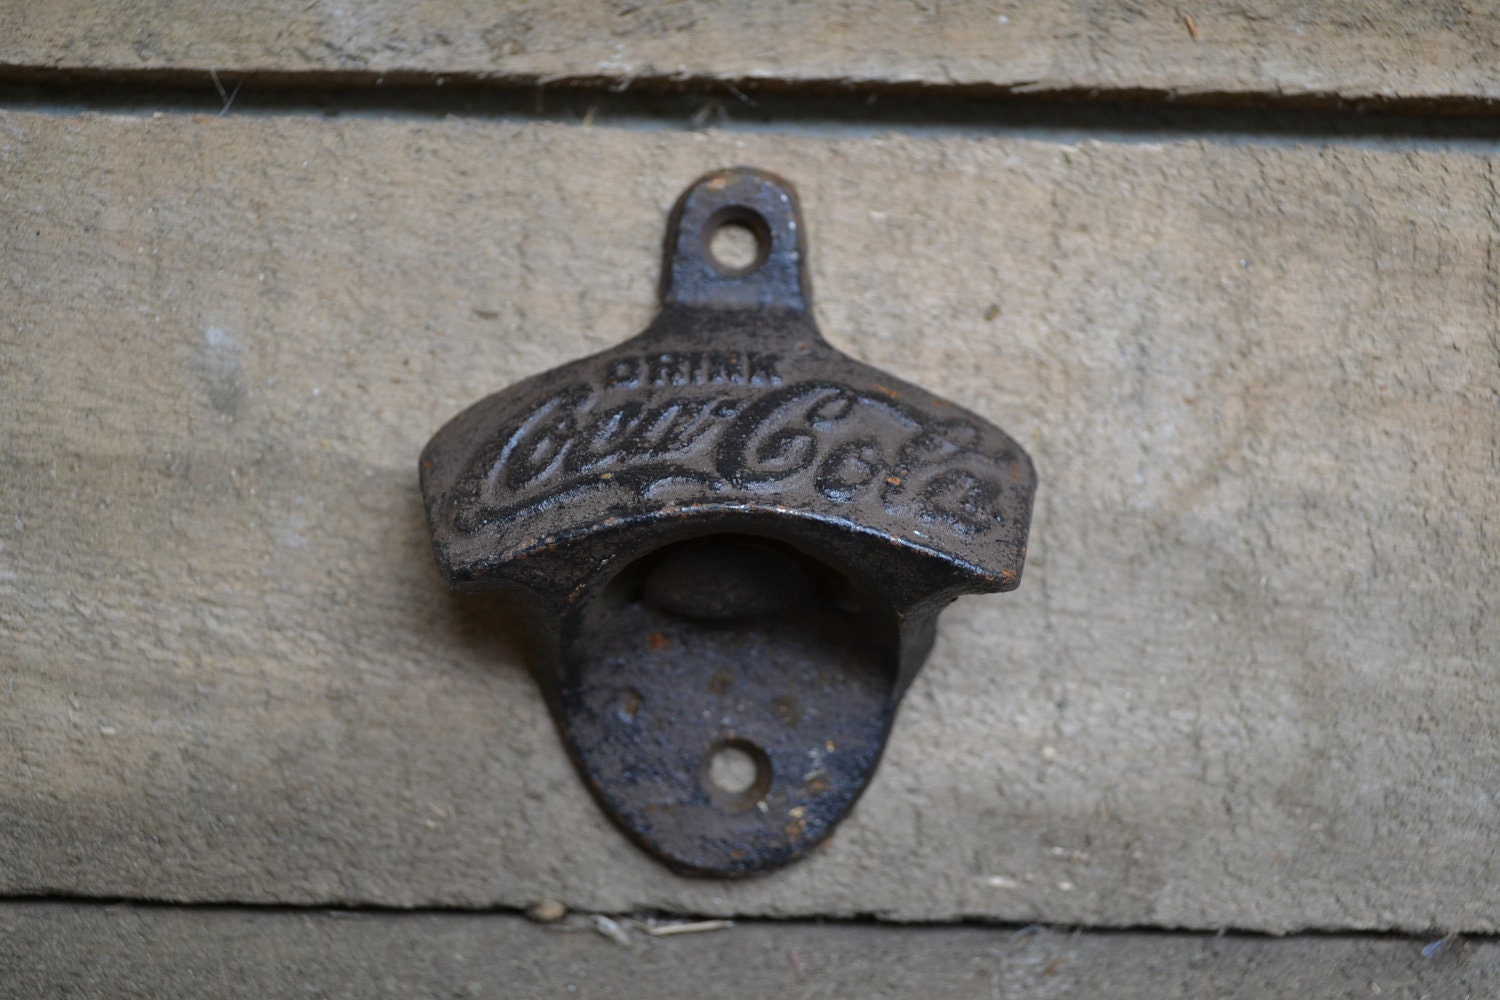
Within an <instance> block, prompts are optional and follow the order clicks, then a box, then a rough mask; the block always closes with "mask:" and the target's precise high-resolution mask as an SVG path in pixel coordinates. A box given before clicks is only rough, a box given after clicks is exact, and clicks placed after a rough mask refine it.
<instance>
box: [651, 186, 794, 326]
mask: <svg viewBox="0 0 1500 1000" xmlns="http://www.w3.org/2000/svg"><path fill="white" fill-rule="evenodd" d="M724 226H742V227H744V228H745V229H748V230H749V231H750V232H751V234H752V235H753V236H754V237H755V242H756V253H755V257H754V259H753V260H752V261H751V262H750V263H749V265H747V266H744V267H739V268H736V267H733V266H731V265H728V264H726V263H724V262H721V261H720V260H718V259H717V258H716V257H715V256H714V253H713V250H712V244H713V239H714V235H715V234H716V233H717V232H718V231H719V230H720V229H721V228H723V227H724ZM802 231H803V227H802V212H801V209H799V208H798V206H797V192H796V189H795V188H793V187H792V185H791V184H790V183H789V182H788V181H785V180H783V179H781V178H780V177H777V176H776V175H775V174H769V173H766V172H765V171H762V170H754V169H751V168H749V167H731V168H730V169H728V170H716V171H714V172H713V173H710V174H705V175H704V176H703V177H700V178H699V179H698V180H697V182H695V183H694V184H693V186H692V187H690V188H688V189H687V190H686V191H685V192H683V195H682V197H681V198H679V199H677V204H676V206H675V207H674V208H673V209H672V217H671V219H670V221H669V222H668V223H667V243H666V258H665V260H664V262H663V266H662V281H661V301H662V305H664V306H671V305H687V306H698V307H706V308H719V309H777V308H780V309H794V310H797V311H799V312H806V311H807V310H808V308H809V307H810V306H811V304H812V291H811V289H810V288H809V287H808V281H807V269H806V267H805V265H804V258H805V256H806V253H805V244H804V242H803V238H802Z"/></svg>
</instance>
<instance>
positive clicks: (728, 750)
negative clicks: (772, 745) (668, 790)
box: [702, 740, 771, 812]
mask: <svg viewBox="0 0 1500 1000" xmlns="http://www.w3.org/2000/svg"><path fill="white" fill-rule="evenodd" d="M702 777H703V786H704V790H705V791H707V792H708V796H709V798H711V799H713V801H714V802H716V803H718V804H719V805H720V806H722V807H724V808H725V809H730V810H734V811H736V812H738V811H740V810H742V809H749V808H750V807H751V806H754V805H755V803H757V802H759V801H760V800H761V799H763V798H765V797H766V793H767V792H769V791H770V790H771V761H770V759H769V758H768V757H766V753H765V751H764V750H762V749H761V748H760V747H758V746H756V745H755V744H754V743H751V742H749V741H748V740H725V741H723V742H722V743H716V744H714V745H713V746H711V747H709V749H708V755H707V756H706V757H705V758H704V760H703V776H702Z"/></svg>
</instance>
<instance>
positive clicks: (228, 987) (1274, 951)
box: [0, 904, 1500, 1000]
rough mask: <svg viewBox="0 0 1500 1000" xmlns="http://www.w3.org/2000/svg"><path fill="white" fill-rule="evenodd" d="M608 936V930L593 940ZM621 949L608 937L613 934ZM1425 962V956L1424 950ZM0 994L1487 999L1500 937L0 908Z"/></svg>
mask: <svg viewBox="0 0 1500 1000" xmlns="http://www.w3.org/2000/svg"><path fill="white" fill-rule="evenodd" d="M605 932H608V933H609V934H612V935H614V937H607V936H605ZM617 939H618V940H617ZM1424 950H1425V951H1424ZM0 969H4V970H6V975H4V976H0V997H15V998H17V1000H21V998H25V1000H31V998H33V997H40V996H110V997H150V998H153V1000H157V998H172V997H202V996H205V995H212V996H215V997H255V998H260V997H268V996H276V997H283V996H302V995H312V996H318V997H359V998H366V997H372V996H403V997H413V996H419V997H490V996H505V997H553V996H556V997H569V998H572V997H577V998H579V1000H588V998H595V997H609V998H615V1000H628V998H633V997H639V998H652V1000H655V998H658V997H685V996H691V997H701V998H703V1000H714V998H726V1000H741V998H743V997H747V996H748V997H786V998H789V1000H793V998H798V997H806V998H814V997H828V996H849V995H857V996H860V997H868V998H872V1000H880V998H886V997H892V998H896V997H899V998H903V1000H904V998H908V997H964V998H971V997H985V998H988V997H1005V998H1009V1000H1027V998H1033V997H1034V998H1043V997H1067V996H1108V997H1114V998H1117V1000H1148V998H1150V1000H1158V998H1161V997H1215V998H1220V1000H1263V998H1265V997H1267V996H1315V997H1330V998H1331V997H1358V998H1360V1000H1364V998H1367V997H1402V998H1405V997H1421V996H1430V997H1465V996H1471V997H1490V996H1494V995H1496V993H1497V991H1500V944H1497V943H1495V942H1494V941H1492V940H1491V941H1487V940H1476V941H1466V940H1463V939H1458V940H1453V941H1446V942H1445V941H1442V939H1440V938H1439V939H1435V938H1432V937H1427V938H1423V939H1417V940H1412V939H1389V938H1387V939H1371V938H1363V937H1342V936H1341V937H1321V938H1320V937H1313V938H1291V939H1283V940H1272V939H1267V938H1258V937H1253V936H1240V935H1230V936H1227V937H1218V936H1215V935H1190V934H1160V933H1129V932H1126V933H1106V934H1098V933H1093V934H1090V933H1083V934H1079V933H1062V932H1059V931H1055V930H1048V929H1044V928H1041V927H1031V928H1027V929H1025V930H1020V931H1017V930H1014V929H1010V928H984V927H945V928H914V927H879V926H870V925H838V924H804V923H786V924H775V923H748V924H746V923H741V924H738V925H736V926H734V927H731V928H727V929H724V930H718V931H712V932H700V933H690V934H679V935H673V936H667V937H652V936H651V935H649V934H648V933H646V932H645V931H644V930H642V929H641V925H640V924H638V923H636V922H635V921H632V920H629V919H625V918H621V919H620V920H618V921H612V922H611V923H609V924H604V925H602V929H601V927H600V925H599V924H597V923H595V920H594V919H591V918H589V917H587V916H577V917H573V918H571V919H569V920H567V921H564V922H563V923H561V924H554V925H550V926H537V925H534V924H529V923H527V922H526V921H525V920H523V919H521V918H519V917H515V916H502V915H497V914H488V915H478V914H468V915H463V914H433V913H423V914H394V913H347V912H345V913H339V912H333V913H317V912H286V911H277V912H265V911H259V912H257V911H253V910H250V911H246V910H219V909H206V910H205V909H180V908H169V907H132V906H110V907H105V906H80V905H76V904H19V905H18V904H8V905H0Z"/></svg>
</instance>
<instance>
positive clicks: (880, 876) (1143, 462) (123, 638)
mask: <svg viewBox="0 0 1500 1000" xmlns="http://www.w3.org/2000/svg"><path fill="white" fill-rule="evenodd" d="M734 163H749V164H753V165H756V166H761V167H764V168H767V169H771V170H774V171H777V172H779V173H782V174H783V175H785V176H787V177H789V178H791V179H792V180H793V181H794V182H796V183H797V184H798V185H799V186H800V189H801V193H802V197H803V202H804V206H805V210H806V213H807V217H808V219H807V221H808V226H809V233H810V239H811V248H812V249H811V254H812V263H813V281H814V292H815V296H816V302H817V313H818V315H819V317H820V321H821V322H822V324H823V327H824V330H825V332H826V333H827V335H828V336H829V338H830V339H831V340H832V341H833V342H834V343H836V344H837V345H838V346H840V347H841V348H843V349H845V350H848V351H849V352H851V353H852V354H854V355H855V356H857V357H859V358H860V359H862V360H865V361H868V362H871V363H873V364H876V365H879V366H881V367H885V368H888V369H890V370H892V371H893V372H895V373H897V374H899V375H900V376H902V377H904V378H909V379H911V380H913V381H916V382H918V383H921V384H924V385H926V386H928V387H930V388H931V389H932V390H934V391H935V392H939V393H943V394H946V395H948V396H949V397H950V398H952V399H954V400H955V401H957V402H960V403H961V404H963V405H965V406H968V407H971V408H972V409H974V410H975V411H977V412H979V413H981V414H984V415H985V416H987V417H990V418H992V419H994V420H995V421H997V422H998V423H999V424H1000V425H1001V426H1003V427H1005V428H1006V429H1007V430H1008V431H1009V432H1010V433H1011V434H1012V435H1013V436H1015V437H1016V438H1017V439H1018V440H1019V441H1021V442H1022V443H1023V444H1024V445H1025V446H1026V448H1027V449H1028V450H1029V451H1030V452H1031V454H1032V456H1033V457H1034V458H1035V459H1036V463H1037V467H1038V470H1039V475H1040V482H1041V490H1040V493H1039V497H1038V504H1037V510H1036V518H1035V526H1034V533H1033V536H1032V544H1031V559H1030V562H1029V564H1028V567H1027V571H1026V577H1025V579H1024V580H1023V582H1022V585H1021V588H1020V590H1019V591H1017V592H1016V593H1015V594H1012V595H1006V596H1004V597H994V598H982V599H973V600H965V601H962V602H960V603H959V604H958V605H956V606H955V607H954V608H952V609H951V610H949V611H948V612H947V613H946V614H945V616H944V619H943V623H942V627H941V634H940V638H939V642H938V646H937V648H936V650H935V651H934V654H933V656H932V658H931V660H930V662H929V664H928V666H927V667H926V668H925V670H924V671H923V673H922V674H921V675H920V676H919V678H918V680H917V683H916V685H915V687H914V688H913V690H912V691H911V693H910V695H909V696H908V698H907V701H906V703H905V704H904V706H903V709H902V713H901V716H900V719H899V722H898V725H897V728H896V731H895V733H894V736H893V738H892V742H891V745H890V749H889V751H888V754H887V757H886V760H885V762H884V764H883V765H882V767H881V770H880V771H879V773H878V774H877V776H876V779H875V781H874V783H873V785H872V786H871V789H870V791H869V793H868V794H867V795H866V797H865V798H864V799H863V800H862V802H861V804H860V805H859V806H858V808H857V809H856V811H855V813H854V815H853V816H852V817H851V818H850V819H849V820H848V821H847V822H846V823H845V825H844V826H843V827H842V828H841V829H840V830H839V832H838V834H837V835H836V837H835V838H834V840H833V841H832V843H831V844H830V845H829V846H828V847H827V848H826V849H824V850H822V851H820V852H819V853H818V854H817V855H816V856H814V857H812V858H810V859H809V860H807V861H806V862H804V863H802V864H800V865H798V866H796V867H794V868H792V869H791V870H789V871H786V872H785V873H782V874H778V875H775V876H772V877H769V878H765V879H762V880H758V881H751V882H745V883H739V884H721V883H714V882H701V881H691V880H683V879H679V878H676V877H673V876H671V875H669V874H667V873H666V872H665V871H664V870H662V869H661V868H659V867H658V866H657V865H656V864H654V863H653V862H652V861H651V860H649V859H648V858H647V857H645V856H644V855H642V854H640V853H639V852H638V851H637V850H636V849H635V848H634V847H632V846H631V845H630V844H629V843H627V842H626V841H625V840H624V838H623V837H621V836H620V835H619V834H618V833H617V832H616V831H615V830H614V829H613V828H612V827H611V826H610V825H609V824H608V823H607V822H606V820H605V819H604V818H603V816H602V815H601V814H600V812H599V811H598V810H597V809H596V808H595V806H594V805H593V803H592V801H591V800H590V799H589V798H588V796H587V794H586V793H585V791H584V789H583V787H582V785H581V783H580V782H579V781H578V780H577V779H576V777H575V776H574V774H573V772H572V770H571V768H570V765H569V764H568V762H567V760H566V758H565V757H564V754H563V752H562V749H561V746H560V744H559V741H558V739H557V737H556V736H555V734H554V733H553V730H552V725H551V722H550V720H549V719H548V717H547V715H546V713H545V710H544V708H543V705H542V702H541V699H540V698H539V696H538V694H537V689H536V687H535V685H534V683H533V681H532V680H531V679H530V677H529V676H528V675H527V673H526V671H525V669H524V667H523V659H522V657H521V654H520V652H519V649H518V648H517V643H516V628H515V624H516V623H515V622H514V621H511V620H508V619H507V612H506V610H505V609H504V608H503V607H498V606H496V605H495V604H493V603H486V602H483V601H475V600H473V599H464V598H457V597H453V596H450V595H449V594H447V593H446V592H445V591H444V589H443V586H442V584H441V581H440V580H439V578H438V575H437V572H436V570H435V568H434V566H433V564H432V559H431V554H430V551H429V547H428V541H427V536H426V529H425V526H424V524H423V518H422V512H421V508H420V502H419V499H418V495H417V487H416V457H417V454H418V451H419V450H420V448H421V446H422V444H423V443H424V442H425V441H426V439H427V437H428V436H429V435H430V434H431V433H432V432H433V430H435V429H436V428H437V427H438V426H439V425H440V424H441V423H442V422H443V421H444V420H446V419H447V418H448V417H449V416H450V415H452V414H453V413H455V412H456V411H457V410H458V409H459V408H461V407H462V406H464V405H466V404H468V403H469V402H471V401H473V400H475V399H477V398H479V397H480V396H481V395H483V394H486V393H488V392H491V391H493V390H495V389H497V388H499V387H501V386H504V385H506V384H508V383H509V382H511V381H512V380H515V379H517V378H520V377H522V376H524V375H526V374H528V373H531V372H536V371H540V370H542V369H545V368H547V367H550V366H552V365H555V364H557V363H559V362H561V361H563V360H566V359H569V358H572V357H576V356H578V355H580V354H583V353H585V352H589V351H592V350H596V349H599V348H602V347H604V346H606V345H608V344H612V343H614V342H616V341H617V340H618V339H620V338H622V337H623V336H625V335H627V334H630V333H633V332H634V331H635V330H637V329H638V328H639V327H640V326H641V325H642V324H643V323H644V321H645V320H646V318H647V317H648V316H649V314H650V312H651V310H652V307H653V296H654V290H655V282H656V278H657V268H658V255H659V251H660V239H661V234H662V226H663V224H664V219H665V214H666V211H667V209H668V208H669V206H670V205H671V203H672V200H673V199H674V198H675V196H676V195H677V193H678V192H679V191H680V190H681V189H682V188H683V187H684V186H685V185H686V184H688V183H689V182H690V181H692V180H693V179H694V178H695V177H696V176H698V175H699V174H700V173H701V172H703V171H705V170H707V169H710V168H713V167H719V166H723V165H727V164H734ZM0 164H3V170H4V172H5V176H6V178H7V182H6V184H5V186H4V190H3V191H0V239H3V245H4V252H5V257H6V260H7V261H8V262H9V267H8V268H7V269H6V276H5V280H4V282H3V283H0V316H3V317H4V325H3V327H0V427H3V428H4V430H3V431H0V747H3V748H4V750H3V753H0V814H3V815H4V817H5V822H3V823H0V891H3V892H7V893H70V894H89V895H103V896H122V897H130V898H149V899H169V900H195V901H214V900H243V901H253V902H302V903H331V902H338V901H342V902H370V903H378V904H386V905H393V906H416V905H454V906H488V905H493V904H501V905H517V906H518V905H525V904H526V903H527V902H528V901H529V900H532V899H534V898H538V897H542V896H548V897H555V898H559V899H562V900H564V901H566V902H568V903H570V904H572V905H575V906H579V907H583V908H587V909H592V910H602V911H611V912H618V911H626V910H630V909H632V908H635V907H662V908H666V909H671V910H677V911H684V912H698V913H712V914H768V915H782V916H784V915H796V914H860V913H863V914H877V915H880V916H886V917H892V918H901V919H922V920H931V919H946V918H953V917H961V916H981V917H989V918H1001V919H1008V920H1019V921H1026V920H1033V919H1039V920H1049V921H1059V922H1069V923H1088V924H1116V925H1162V926H1186V927H1220V926H1234V927H1245V928H1258V929H1265V930H1272V931H1285V930H1289V929H1294V928H1299V927H1330V928H1410V929H1419V930H1425V929H1427V928H1432V927H1440V928H1444V929H1464V930H1489V931H1493V930H1494V929H1496V927H1497V926H1500V846H1497V845H1500V841H1497V839H1496V837H1495V836H1494V832H1495V829H1496V821H1497V817H1500V812H1497V803H1496V795H1497V790H1500V789H1497V785H1496V783H1495V780H1494V778H1495V775H1496V774H1497V773H1500V747H1497V743H1496V739H1495V719H1496V718H1497V717H1500V675H1497V673H1496V671H1495V670H1494V663H1495V653H1496V650H1497V649H1500V617H1497V614H1496V607H1495V596H1494V586H1493V584H1494V574H1495V567H1496V556H1497V551H1500V541H1497V539H1500V534H1497V525H1496V517H1497V511H1500V477H1497V475H1496V469H1497V456H1500V448H1497V443H1500V420H1497V415H1496V414H1497V409H1496V408H1497V400H1500V339H1497V338H1500V335H1497V330H1500V322H1497V320H1500V315H1497V301H1500V300H1497V289H1500V277H1497V270H1496V269H1497V260H1496V257H1495V254H1494V244H1495V239H1496V234H1497V211H1500V205H1497V195H1496V187H1495V166H1494V163H1493V162H1492V160H1491V159H1490V158H1489V157H1487V156H1484V155H1479V154H1475V153H1470V152H1462V151H1450V152H1416V151H1405V152H1402V151H1381V150H1376V149H1369V148H1347V147H1346V148H1338V147H1323V148H1311V147H1291V146H1282V147H1257V146H1251V145H1242V144H1237V145H1215V144H1212V143H1203V142H1197V141H1183V142H1174V143H1113V144H1111V143H1097V142H1085V143H1078V144H1055V143H1044V142H1035V141H1022V140H1016V139H1001V138H997V139H916V138H890V137H870V138H845V139H838V140H831V139H819V138H815V137H808V136H799V137H792V136H774V135H760V136H749V135H736V134H724V133H719V132H714V131H709V132H703V133H694V134H686V133H665V132H653V133H647V132H632V131H625V130H612V129H579V128H571V129H570V128H566V127H561V126H549V125H529V126H521V125H496V124H476V123H472V122H462V121H446V122H437V123H431V122H428V123H422V122H393V121H373V120H365V121H355V120H348V121H332V122H330V121H320V120H314V119H296V118H287V119H276V118H256V119H242V120H236V119H222V118H205V119H191V118H187V117H180V116H165V117H159V118H145V117H95V116H85V117H76V118H74V117H61V116H41V115H29V114H17V113H7V114H0Z"/></svg>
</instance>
